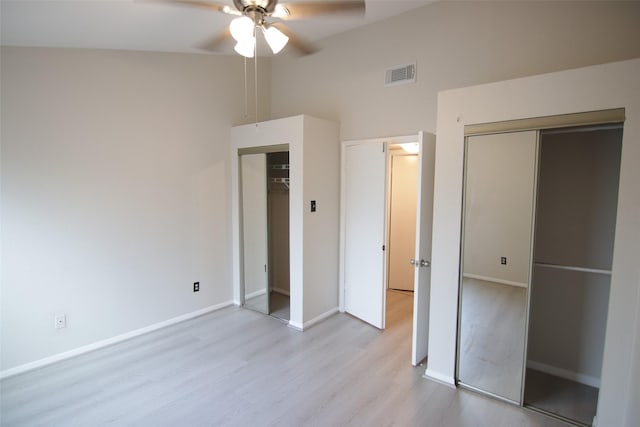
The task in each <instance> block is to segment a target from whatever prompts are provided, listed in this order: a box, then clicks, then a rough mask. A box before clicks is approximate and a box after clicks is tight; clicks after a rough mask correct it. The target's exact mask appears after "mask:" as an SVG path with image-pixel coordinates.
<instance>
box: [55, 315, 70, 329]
mask: <svg viewBox="0 0 640 427" xmlns="http://www.w3.org/2000/svg"><path fill="white" fill-rule="evenodd" d="M53 327H54V328H56V329H64V328H66V327H67V315H66V314H56V315H55V316H53Z"/></svg>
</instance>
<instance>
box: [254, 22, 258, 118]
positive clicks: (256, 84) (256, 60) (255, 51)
mask: <svg viewBox="0 0 640 427" xmlns="http://www.w3.org/2000/svg"><path fill="white" fill-rule="evenodd" d="M256 28H257V27H253V37H254V39H255V37H256ZM253 63H254V68H255V70H254V71H253V78H254V83H253V84H254V85H255V86H254V87H255V95H256V128H257V127H258V40H257V39H255V43H254V44H253Z"/></svg>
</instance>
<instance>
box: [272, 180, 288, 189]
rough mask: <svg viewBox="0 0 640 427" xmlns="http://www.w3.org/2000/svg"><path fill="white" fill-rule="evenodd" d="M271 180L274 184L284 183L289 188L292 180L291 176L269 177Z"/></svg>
mask: <svg viewBox="0 0 640 427" xmlns="http://www.w3.org/2000/svg"><path fill="white" fill-rule="evenodd" d="M269 182H270V183H272V184H283V185H285V186H286V187H287V188H289V183H290V182H291V181H290V180H289V178H269Z"/></svg>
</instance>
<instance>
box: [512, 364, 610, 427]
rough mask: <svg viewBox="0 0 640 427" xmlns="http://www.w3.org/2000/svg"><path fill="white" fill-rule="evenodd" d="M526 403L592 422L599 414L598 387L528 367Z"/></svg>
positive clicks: (586, 423)
mask: <svg viewBox="0 0 640 427" xmlns="http://www.w3.org/2000/svg"><path fill="white" fill-rule="evenodd" d="M524 403H525V405H528V406H531V407H534V408H537V409H540V410H543V411H546V412H550V413H552V414H556V415H560V416H562V417H565V418H569V419H571V420H576V421H578V422H580V423H582V424H585V425H588V426H590V425H591V424H592V422H593V417H594V416H595V415H596V407H597V405H598V389H597V388H595V387H590V386H588V385H585V384H580V383H577V382H575V381H570V380H566V379H564V378H559V377H556V376H553V375H549V374H546V373H543V372H540V371H536V370H533V369H527V377H526V380H525V394H524Z"/></svg>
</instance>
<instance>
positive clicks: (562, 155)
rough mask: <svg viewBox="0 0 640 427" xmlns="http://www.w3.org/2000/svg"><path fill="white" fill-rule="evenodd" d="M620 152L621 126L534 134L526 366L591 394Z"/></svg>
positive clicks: (604, 309) (598, 363) (596, 378)
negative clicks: (534, 198)
mask: <svg viewBox="0 0 640 427" xmlns="http://www.w3.org/2000/svg"><path fill="white" fill-rule="evenodd" d="M621 148H622V126H621V125H609V126H600V127H595V126H592V127H586V128H574V129H571V128H570V129H558V130H548V131H541V133H540V157H539V174H538V195H537V208H536V225H535V235H534V239H535V240H534V260H533V261H534V262H533V276H532V285H531V294H530V313H529V333H528V345H527V369H528V370H535V371H539V372H544V373H546V374H550V375H553V376H555V377H561V378H565V379H568V380H571V381H573V382H577V383H581V384H585V385H587V386H590V387H594V388H596V389H597V388H599V386H600V371H601V369H602V355H603V351H604V339H605V330H606V320H607V313H608V305H609V287H610V279H611V267H612V259H613V243H614V235H615V223H616V211H617V200H618V180H619V171H620V155H621ZM528 382H529V381H526V382H525V404H527V400H528V393H527V392H528V391H529V388H528V387H527V384H528ZM595 393H596V401H597V390H596V391H595ZM595 409H596V408H595V407H593V408H592V410H593V414H595ZM582 421H583V422H585V423H588V424H590V422H591V420H589V419H585V420H582Z"/></svg>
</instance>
